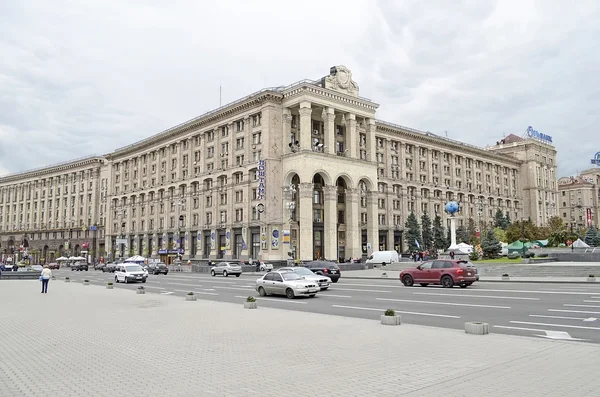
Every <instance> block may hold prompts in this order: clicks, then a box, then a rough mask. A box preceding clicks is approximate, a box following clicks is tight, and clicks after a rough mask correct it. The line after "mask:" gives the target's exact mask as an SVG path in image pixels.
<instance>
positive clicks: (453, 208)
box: [446, 201, 458, 215]
mask: <svg viewBox="0 0 600 397" xmlns="http://www.w3.org/2000/svg"><path fill="white" fill-rule="evenodd" d="M446 211H447V212H448V213H449V214H450V215H454V214H456V213H457V212H458V203H457V202H456V201H448V202H447V203H446Z"/></svg>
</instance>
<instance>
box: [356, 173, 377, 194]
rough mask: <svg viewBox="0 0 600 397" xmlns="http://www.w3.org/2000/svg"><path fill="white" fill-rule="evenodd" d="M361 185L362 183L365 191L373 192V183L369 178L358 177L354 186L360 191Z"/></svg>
mask: <svg viewBox="0 0 600 397" xmlns="http://www.w3.org/2000/svg"><path fill="white" fill-rule="evenodd" d="M361 183H363V184H364V186H365V187H366V189H367V190H366V191H373V188H374V186H375V184H374V183H373V181H372V180H371V178H369V177H367V176H362V177H360V179H359V180H358V182H357V184H356V187H357V188H359V189H360V188H361Z"/></svg>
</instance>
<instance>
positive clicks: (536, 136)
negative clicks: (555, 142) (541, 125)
mask: <svg viewBox="0 0 600 397" xmlns="http://www.w3.org/2000/svg"><path fill="white" fill-rule="evenodd" d="M527 136H528V137H530V138H533V139H537V140H540V141H543V142H546V143H552V137H551V136H550V135H546V134H542V133H541V132H539V131H537V130H534V129H533V128H532V127H531V126H529V127H527Z"/></svg>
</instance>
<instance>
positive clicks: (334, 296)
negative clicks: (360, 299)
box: [319, 293, 352, 299]
mask: <svg viewBox="0 0 600 397" xmlns="http://www.w3.org/2000/svg"><path fill="white" fill-rule="evenodd" d="M319 296H331V297H332V298H348V299H350V298H352V297H351V296H349V295H333V294H323V293H321V294H319Z"/></svg>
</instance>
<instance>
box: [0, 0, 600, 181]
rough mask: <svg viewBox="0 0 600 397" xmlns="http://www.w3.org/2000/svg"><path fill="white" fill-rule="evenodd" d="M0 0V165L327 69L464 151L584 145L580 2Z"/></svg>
mask: <svg viewBox="0 0 600 397" xmlns="http://www.w3.org/2000/svg"><path fill="white" fill-rule="evenodd" d="M5 3H6V4H2V5H0V14H2V15H3V22H4V23H3V24H2V25H0V51H1V52H2V54H3V60H4V62H3V63H1V64H0V87H2V89H1V90H0V172H2V169H4V172H7V171H10V172H17V171H21V170H24V169H27V168H34V167H39V166H43V165H46V164H52V163H56V162H61V161H64V160H67V159H69V158H76V157H82V156H84V155H88V154H93V153H96V154H102V153H106V152H109V151H111V150H113V149H115V148H117V147H120V146H124V145H126V144H129V143H132V142H134V141H136V140H139V139H143V138H145V137H147V136H149V135H152V134H154V133H157V132H159V131H161V130H163V129H166V128H168V127H171V126H173V125H176V124H179V123H180V122H182V121H185V120H186V119H189V118H192V117H195V116H198V115H200V114H202V113H204V112H206V111H208V110H211V109H213V108H215V107H217V106H218V104H219V84H221V85H222V87H223V102H224V103H226V102H229V101H232V100H235V99H237V98H240V97H243V96H245V95H248V94H250V93H252V92H254V91H257V90H259V89H261V88H264V87H268V86H278V85H282V84H290V83H292V82H294V81H297V80H300V79H303V78H318V77H321V76H323V75H324V74H326V73H327V71H328V68H329V66H332V65H337V64H344V65H346V66H348V67H349V68H350V69H352V71H353V74H354V77H355V79H356V80H357V82H358V83H359V85H360V87H361V95H363V96H366V97H369V98H371V99H372V100H374V101H376V102H378V103H380V104H381V105H382V106H381V108H380V111H379V115H378V117H379V118H381V119H384V120H387V121H390V122H395V123H398V124H403V125H407V126H410V127H414V128H419V129H423V130H430V131H432V132H435V133H438V134H444V131H448V134H449V136H450V137H452V138H454V139H458V140H463V141H466V142H469V143H473V144H477V145H480V146H483V145H486V144H491V143H494V142H496V141H497V140H498V139H499V138H501V137H502V135H503V134H505V133H506V134H509V133H517V134H522V133H523V132H524V131H525V129H526V127H527V126H528V125H532V126H534V128H536V129H538V130H540V131H541V132H544V133H546V134H548V135H552V136H553V137H554V141H555V144H556V147H557V149H558V151H559V174H561V175H565V174H570V173H574V172H575V171H576V170H577V169H583V168H586V167H588V163H589V158H590V157H591V156H592V154H593V153H595V152H596V151H597V150H600V139H598V138H596V136H597V134H594V133H592V132H593V131H595V127H596V125H597V124H598V116H597V109H598V105H599V98H600V88H599V87H600V84H598V83H599V82H598V77H597V72H596V71H597V70H598V68H599V66H600V65H599V64H600V61H599V60H598V57H597V55H596V54H598V53H599V50H600V48H599V46H600V44H598V40H596V37H598V33H600V32H599V30H600V28H599V27H598V24H597V23H596V21H597V20H598V19H599V17H600V13H599V11H598V6H597V5H596V2H595V1H592V0H588V1H581V2H578V3H577V7H574V6H573V5H572V4H571V3H564V6H560V5H557V4H553V5H551V6H546V5H545V4H546V3H544V2H535V1H528V0H521V1H502V2H500V1H497V2H495V3H494V2H470V1H466V0H465V1H462V2H459V3H457V2H452V3H448V2H445V1H438V2H435V1H434V2H429V3H427V5H426V6H424V5H423V3H422V2H416V1H398V2H392V1H380V2H378V3H374V2H368V1H366V0H361V1H354V2H352V3H342V2H337V1H326V0H321V1H316V0H311V1H304V2H302V3H293V4H291V3H287V2H278V1H268V0H263V1H254V2H244V1H225V0H223V1H219V2H211V3H206V2H197V1H193V0H177V1H173V2H169V3H168V4H167V3H163V2H158V1H142V0H134V1H128V2H116V1H114V0H110V1H109V0H106V1H99V0H96V1H88V2H85V4H76V3H73V2H70V1H66V0H65V1H55V2H51V3H48V2H46V1H43V0H37V1H36V0H29V1H20V2H5ZM575 136H577V137H578V139H573V138H574V137H575ZM580 142H585V144H584V145H582V144H581V143H580ZM592 146H593V147H592Z"/></svg>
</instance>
